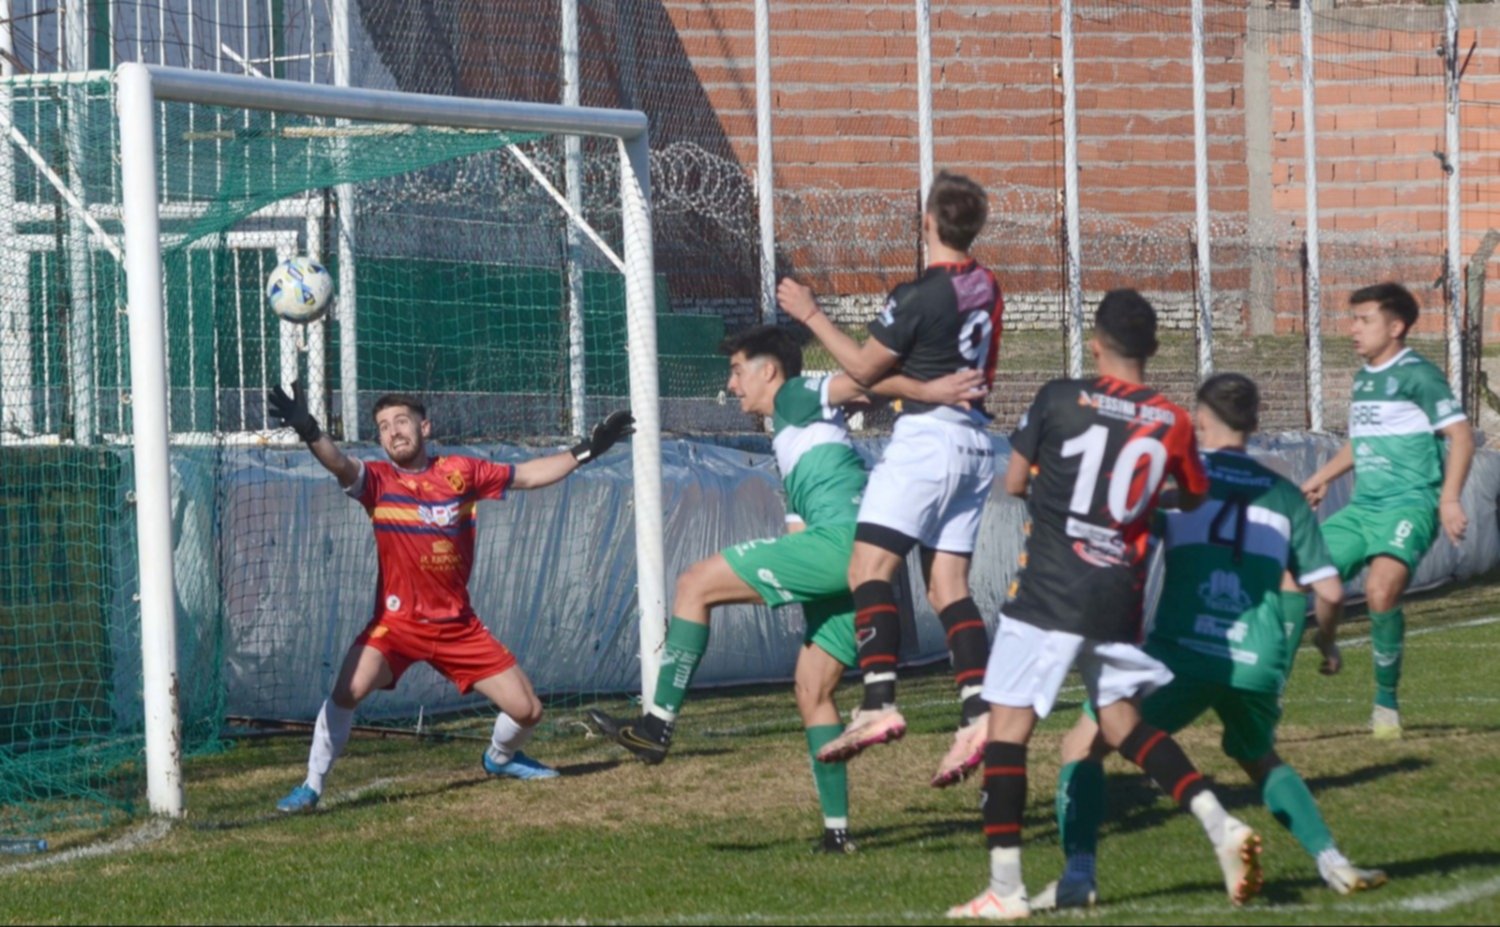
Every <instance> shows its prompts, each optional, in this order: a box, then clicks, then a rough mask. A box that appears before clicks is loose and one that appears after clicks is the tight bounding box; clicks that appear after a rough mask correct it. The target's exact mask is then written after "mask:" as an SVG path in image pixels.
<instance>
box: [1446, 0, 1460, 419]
mask: <svg viewBox="0 0 1500 927" xmlns="http://www.w3.org/2000/svg"><path fill="white" fill-rule="evenodd" d="M1443 12H1444V14H1445V23H1444V25H1445V27H1446V33H1445V35H1444V37H1443V47H1444V51H1445V57H1446V58H1447V62H1446V63H1447V68H1446V69H1445V70H1446V72H1447V73H1446V75H1445V76H1446V78H1447V85H1448V86H1447V100H1446V102H1447V106H1446V107H1445V108H1444V111H1443V124H1444V125H1443V127H1444V129H1445V130H1446V133H1447V146H1446V147H1447V149H1448V163H1447V171H1448V209H1447V213H1448V214H1447V216H1446V219H1447V223H1448V261H1447V266H1446V267H1445V269H1444V273H1445V275H1446V276H1447V278H1448V385H1449V387H1450V388H1451V389H1452V390H1453V395H1454V396H1456V397H1458V398H1459V399H1460V400H1462V398H1463V396H1464V374H1465V371H1464V348H1463V303H1464V294H1463V278H1462V277H1461V276H1460V273H1461V271H1460V269H1459V264H1460V260H1461V258H1462V251H1463V229H1462V221H1463V216H1462V213H1461V208H1462V207H1461V202H1462V201H1461V197H1460V190H1459V169H1458V162H1459V132H1458V129H1459V124H1458V121H1459V111H1458V0H1445V2H1444V4H1443Z"/></svg>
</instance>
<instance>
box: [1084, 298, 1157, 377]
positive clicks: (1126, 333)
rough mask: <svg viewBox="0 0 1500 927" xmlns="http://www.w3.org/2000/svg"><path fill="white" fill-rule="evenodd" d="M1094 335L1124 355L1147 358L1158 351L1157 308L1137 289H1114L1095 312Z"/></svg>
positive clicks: (1137, 358) (1100, 302)
mask: <svg viewBox="0 0 1500 927" xmlns="http://www.w3.org/2000/svg"><path fill="white" fill-rule="evenodd" d="M1094 334H1095V336H1096V337H1098V338H1099V339H1100V340H1101V341H1103V342H1104V343H1105V345H1106V346H1108V347H1109V349H1110V350H1111V351H1113V352H1115V353H1116V354H1118V355H1120V356H1121V357H1128V358H1130V359H1132V360H1145V359H1146V358H1148V357H1150V356H1152V355H1153V354H1155V353H1156V309H1155V308H1153V307H1152V305H1151V303H1150V302H1149V301H1147V299H1146V297H1144V296H1142V295H1141V294H1140V293H1137V292H1136V291H1135V290H1129V289H1121V290H1110V291H1109V292H1108V293H1105V294H1104V298H1103V299H1101V300H1099V308H1098V309H1097V310H1095V312H1094Z"/></svg>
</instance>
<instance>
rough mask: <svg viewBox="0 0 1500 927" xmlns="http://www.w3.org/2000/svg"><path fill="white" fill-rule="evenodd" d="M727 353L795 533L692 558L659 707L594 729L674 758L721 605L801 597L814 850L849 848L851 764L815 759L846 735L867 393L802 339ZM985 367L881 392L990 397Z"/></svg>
mask: <svg viewBox="0 0 1500 927" xmlns="http://www.w3.org/2000/svg"><path fill="white" fill-rule="evenodd" d="M719 350H720V352H721V353H723V354H725V355H726V356H728V358H729V371H730V372H729V384H728V389H729V392H730V393H731V394H732V395H734V396H737V397H739V400H740V408H741V409H743V410H744V411H745V412H748V413H751V414H753V415H762V416H769V417H770V419H771V423H772V427H773V430H774V435H773V437H772V442H771V443H772V446H773V448H774V450H775V452H776V463H777V466H778V467H779V468H780V470H781V478H782V481H783V483H784V485H785V488H786V519H787V530H788V533H787V534H785V535H782V536H780V537H775V538H762V539H758V540H753V541H747V542H745V543H743V544H736V545H734V546H732V547H729V548H726V549H725V550H723V551H721V552H719V553H718V554H715V555H713V556H711V557H708V558H706V559H704V560H700V561H698V562H697V563H695V564H693V565H692V566H691V567H689V568H688V569H687V571H686V572H684V573H683V574H682V575H681V576H679V577H678V579H677V589H676V594H675V596H674V599H673V606H672V616H673V617H672V620H671V623H670V624H669V625H668V627H667V640H666V646H665V648H664V649H663V653H662V661H661V672H660V675H659V676H658V677H657V682H656V688H655V690H654V694H653V697H652V701H651V704H650V705H649V706H648V707H647V709H646V712H645V713H644V714H643V715H642V716H641V717H640V718H638V719H628V720H627V719H620V718H614V717H611V716H609V715H607V714H605V713H604V712H602V711H599V710H597V709H594V710H590V711H589V713H588V714H589V717H590V719H591V720H592V721H593V722H594V724H595V725H597V726H598V727H599V729H600V730H601V731H602V732H603V733H604V734H605V736H607V737H609V738H610V739H611V740H613V741H615V743H617V744H619V745H620V746H622V747H624V748H625V749H627V750H629V751H630V752H631V753H633V754H635V755H636V756H637V757H638V758H640V759H641V760H643V761H645V762H646V763H650V764H655V763H660V762H661V761H662V760H664V759H666V756H667V751H668V750H669V749H670V747H671V743H672V731H673V726H674V724H675V721H676V718H677V714H678V712H679V711H681V709H682V704H683V701H684V699H685V698H686V695H687V690H688V687H689V686H690V685H691V684H692V680H693V674H694V673H695V672H696V671H697V668H698V664H699V662H700V661H701V660H702V658H703V654H704V651H705V650H706V649H707V647H708V636H709V613H710V611H711V610H712V609H713V608H714V607H715V606H719V605H730V604H736V603H743V604H750V603H758V602H764V603H765V604H766V605H769V606H770V607H772V608H779V607H781V606H783V605H789V604H791V603H794V602H796V603H801V605H802V613H803V616H804V618H805V619H806V622H807V630H806V634H805V636H804V639H803V647H802V650H801V652H800V653H799V655H798V658H797V667H796V683H795V687H796V694H797V707H798V709H799V710H800V712H801V714H802V721H803V725H804V726H805V727H806V730H807V749H808V756H809V758H810V759H811V761H812V769H813V779H814V782H815V784H816V786H817V791H818V801H819V804H820V805H821V806H822V811H823V827H824V833H823V840H822V842H821V843H820V844H819V845H818V846H817V847H815V849H818V850H821V851H824V852H830V853H847V852H850V851H852V850H853V849H854V845H853V844H852V843H850V842H849V839H848V826H849V822H848V814H849V811H848V807H849V800H848V785H847V782H848V779H847V775H846V767H845V765H844V764H842V763H823V762H820V761H819V760H818V759H817V754H818V751H819V750H820V749H822V748H823V746H824V745H825V744H827V743H828V742H829V741H831V740H833V739H834V738H835V737H837V736H838V735H839V734H840V733H842V731H843V725H842V724H841V723H840V721H839V712H838V708H837V706H836V705H835V704H834V701H833V693H834V689H835V688H837V686H838V683H839V679H840V678H841V677H842V676H843V674H844V672H845V670H846V669H848V668H849V667H851V666H854V665H855V664H856V662H857V659H858V656H857V646H856V643H855V634H854V602H853V599H852V598H851V597H850V592H849V578H848V571H849V557H850V554H851V552H852V551H853V548H854V528H855V524H856V521H857V520H858V516H859V503H860V498H861V496H862V495H863V493H864V489H865V481H866V475H867V474H866V469H865V464H864V460H863V459H862V458H861V457H860V456H859V453H858V452H857V451H855V449H854V445H853V444H852V443H851V442H850V440H849V432H848V427H847V425H846V424H845V421H844V413H843V411H842V408H841V407H842V406H843V405H844V404H846V403H849V402H855V401H861V400H863V399H864V398H865V389H864V388H863V387H861V386H860V385H859V384H858V383H856V382H855V381H854V380H853V379H851V378H850V377H848V376H845V375H843V374H834V375H832V376H826V377H804V376H801V373H802V348H801V347H800V346H799V345H798V344H797V341H796V339H795V338H794V337H793V336H792V334H791V333H790V332H788V331H786V330H785V329H780V328H776V327H774V326H761V327H758V328H752V329H749V330H747V331H744V332H741V333H739V334H736V335H732V336H730V337H729V338H726V339H725V340H724V343H723V344H722V345H720V347H719ZM981 381H982V374H981V373H980V372H978V371H964V372H961V373H957V374H953V375H951V376H948V377H944V378H943V379H941V380H934V381H931V382H925V383H919V382H917V381H915V380H912V379H910V378H908V377H904V376H899V375H897V376H892V377H888V378H886V379H885V380H882V381H881V382H880V383H879V384H877V386H876V387H875V389H874V391H875V392H877V393H880V394H882V395H890V396H899V397H902V398H908V399H915V400H918V401H924V402H945V403H946V402H959V401H964V400H968V399H976V398H979V397H981V396H982V395H983V392H982V390H981V389H979V384H980V383H981Z"/></svg>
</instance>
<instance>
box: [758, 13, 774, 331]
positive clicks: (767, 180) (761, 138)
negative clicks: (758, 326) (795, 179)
mask: <svg viewBox="0 0 1500 927" xmlns="http://www.w3.org/2000/svg"><path fill="white" fill-rule="evenodd" d="M755 195H756V197H757V199H759V201H760V320H761V322H762V323H763V324H766V325H770V324H772V323H774V322H775V321H776V199H775V197H776V178H775V167H774V160H773V158H772V157H771V0H755Z"/></svg>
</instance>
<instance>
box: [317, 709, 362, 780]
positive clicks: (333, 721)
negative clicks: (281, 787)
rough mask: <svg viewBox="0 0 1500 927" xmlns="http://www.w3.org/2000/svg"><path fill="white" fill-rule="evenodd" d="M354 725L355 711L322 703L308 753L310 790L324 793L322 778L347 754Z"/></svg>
mask: <svg viewBox="0 0 1500 927" xmlns="http://www.w3.org/2000/svg"><path fill="white" fill-rule="evenodd" d="M353 725H354V709H353V708H341V707H339V706H338V705H335V704H334V703H333V702H332V701H331V700H330V701H324V702H323V708H322V710H321V711H319V712H318V723H317V724H316V725H314V726H313V739H312V749H311V750H309V751H308V753H307V787H308V788H310V789H312V790H313V791H314V792H317V793H318V794H319V795H322V794H323V777H324V776H326V775H328V770H330V769H332V768H333V761H334V760H336V759H338V758H339V754H341V753H343V752H344V745H345V744H347V743H348V742H349V728H351V727H352V726H353Z"/></svg>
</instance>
